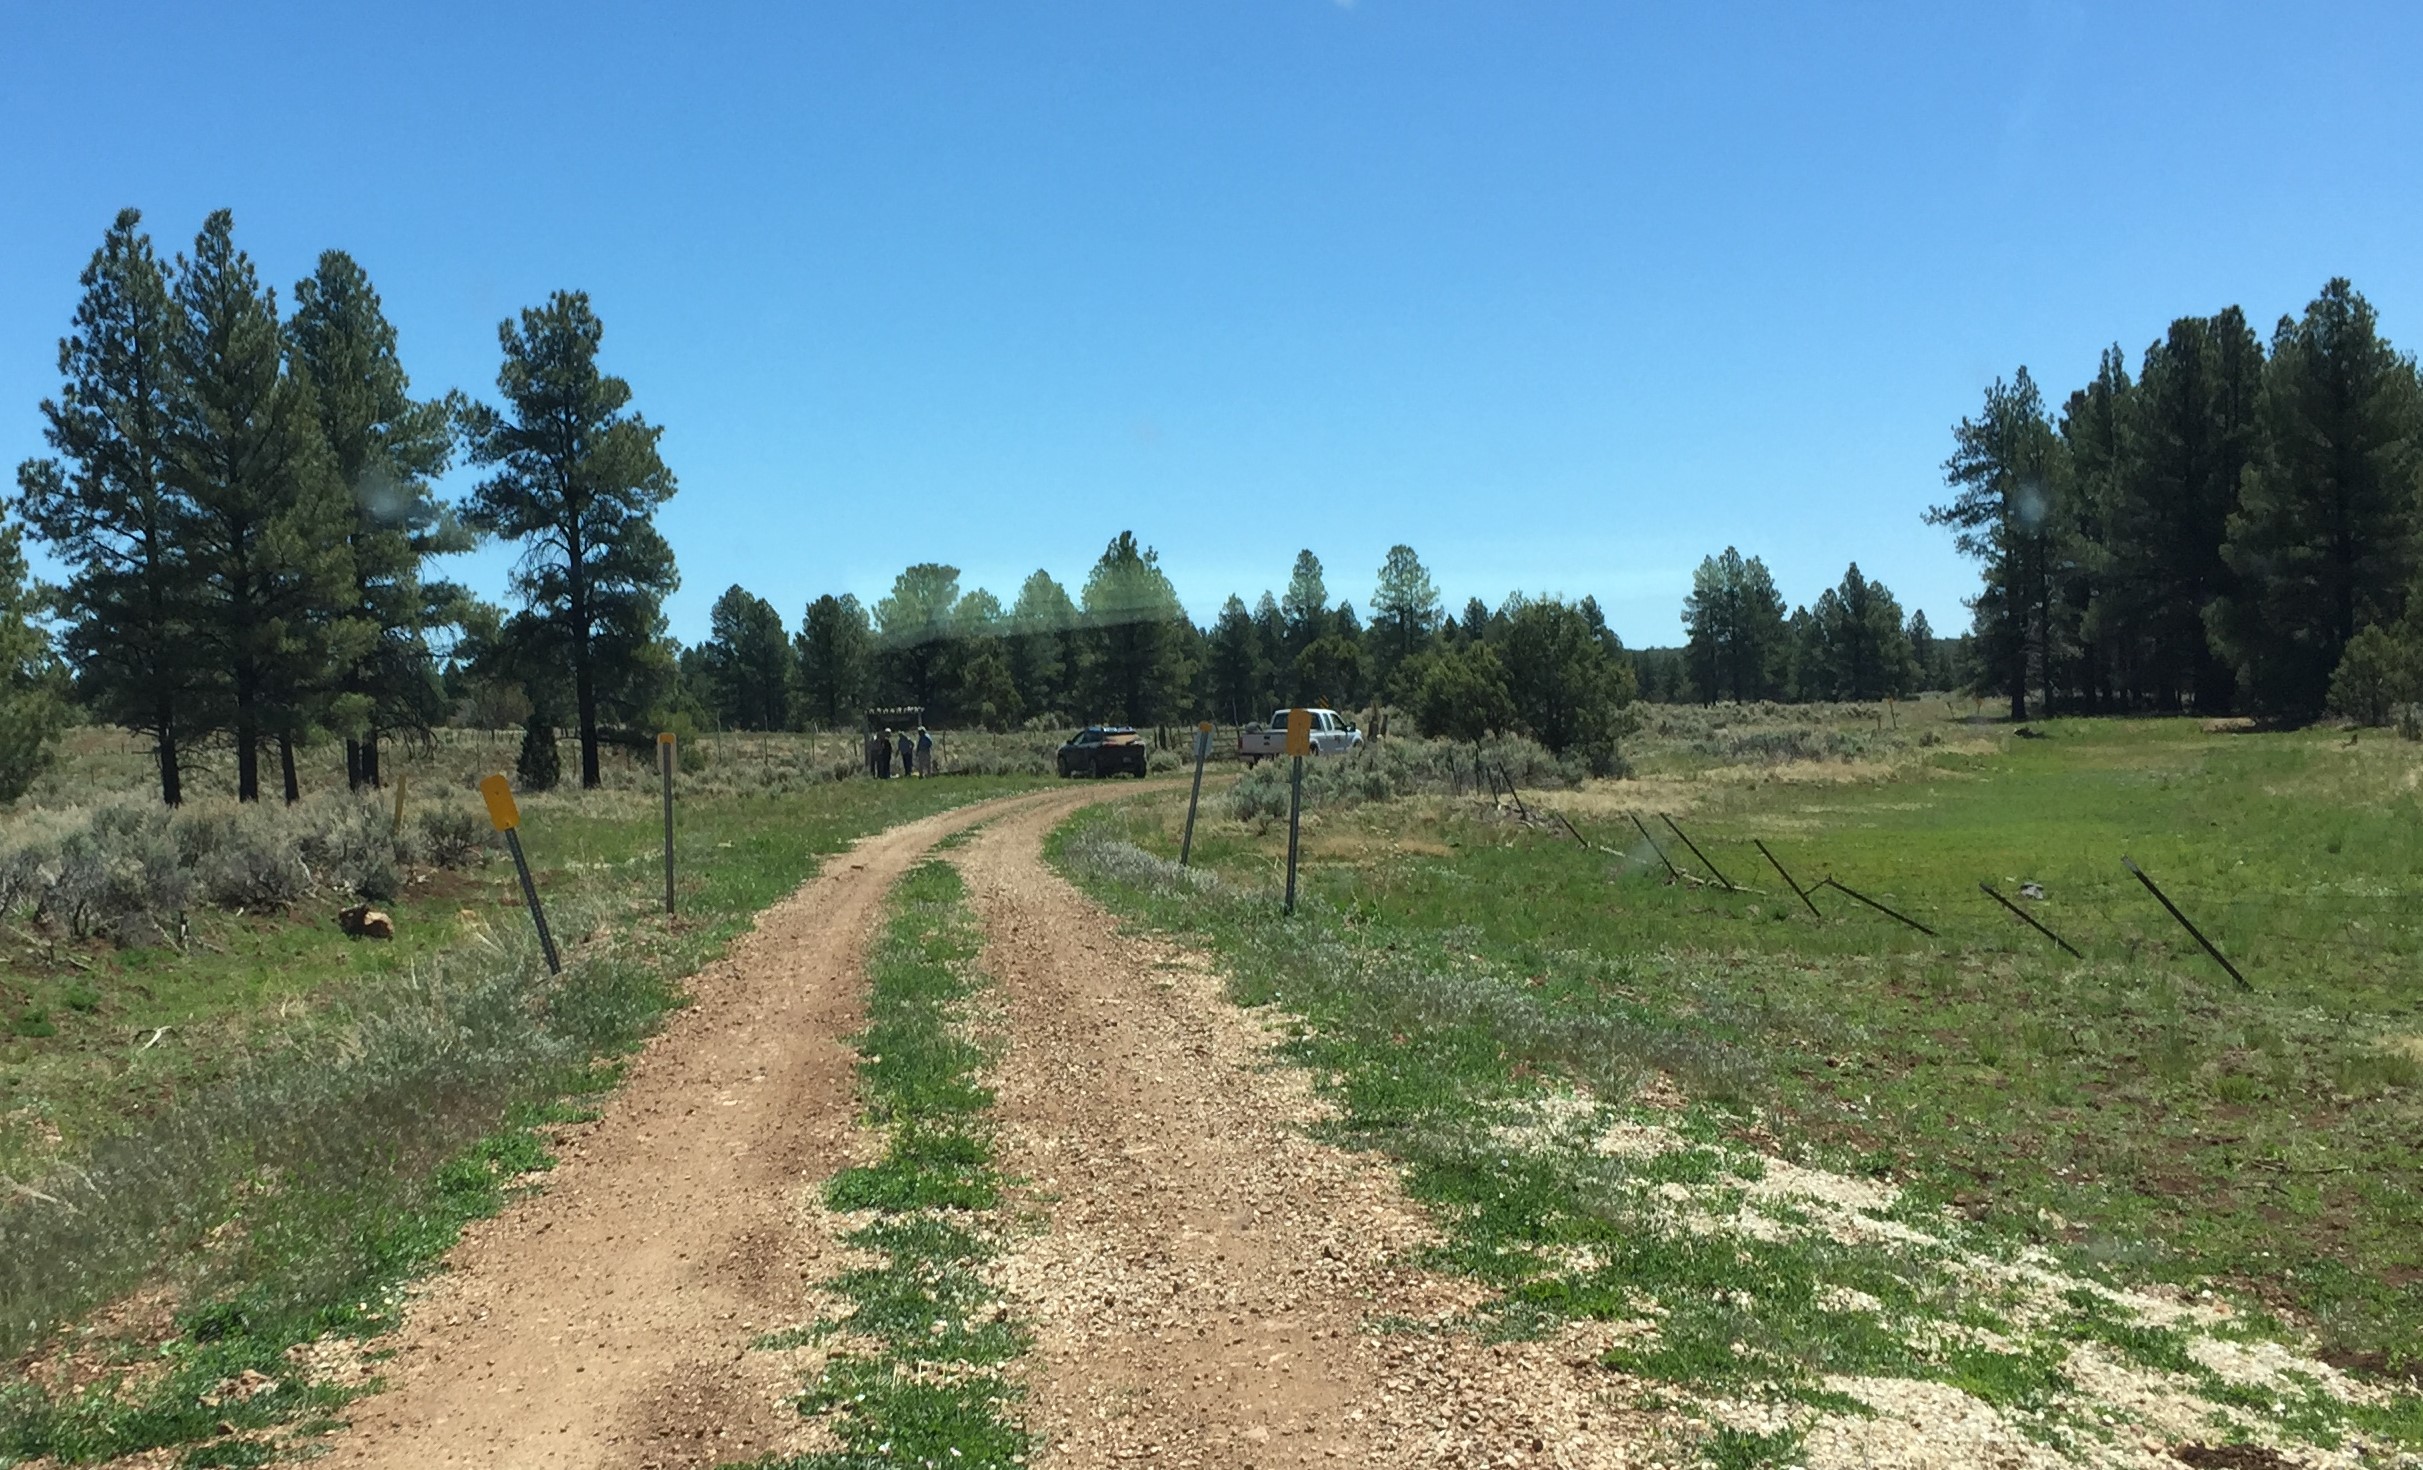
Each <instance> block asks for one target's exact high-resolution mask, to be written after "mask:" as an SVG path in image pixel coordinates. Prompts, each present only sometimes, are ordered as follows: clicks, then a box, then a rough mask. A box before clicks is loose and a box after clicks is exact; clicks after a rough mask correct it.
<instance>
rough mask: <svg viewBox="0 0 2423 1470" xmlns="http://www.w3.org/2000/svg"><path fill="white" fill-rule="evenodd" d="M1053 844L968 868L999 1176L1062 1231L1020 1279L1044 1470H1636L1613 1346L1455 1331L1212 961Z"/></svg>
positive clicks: (1364, 1184)
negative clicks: (1147, 933) (1128, 924)
mask: <svg viewBox="0 0 2423 1470" xmlns="http://www.w3.org/2000/svg"><path fill="white" fill-rule="evenodd" d="M1056 820H1057V816H1056V814H1054V813H1052V812H1050V811H1048V810H1027V811H1022V812H1017V813H1013V814H1009V815H1006V816H1004V817H1003V818H1002V819H1001V820H999V821H997V822H995V823H994V824H992V825H990V826H988V827H987V828H986V829H985V830H984V831H983V832H982V833H981V834H979V835H978V837H977V838H976V839H975V841H974V842H973V843H972V844H971V845H970V846H969V848H968V850H967V852H966V854H965V855H964V856H963V857H962V859H961V860H960V862H961V867H962V869H963V870H964V871H965V873H966V874H967V878H968V882H969V885H970V889H971V892H972V897H973V899H974V902H975V904H976V908H977V912H978V914H979V915H980V917H981V918H982V920H983V923H984V929H985V950H984V956H983V960H982V964H983V966H984V969H985V970H986V972H987V973H988V974H990V975H992V976H993V977H994V978H995V979H996V980H997V981H998V982H999V983H1000V985H1001V987H1002V990H1003V1003H1004V1005H1005V1008H1006V1012H1007V1015H1006V1022H1007V1028H1008V1034H1009V1045H1008V1047H1007V1049H1006V1051H1005V1052H1004V1055H1003V1058H1002V1063H1001V1069H1000V1074H999V1076H998V1077H997V1078H996V1085H997V1086H998V1088H999V1092H1000V1108H1001V1112H1002V1116H1003V1121H1004V1124H1005V1126H1006V1129H1007V1139H1006V1141H1007V1144H1008V1148H1007V1157H1006V1158H1005V1160H1004V1169H1005V1172H1006V1173H1008V1174H1009V1175H1010V1176H1011V1177H1012V1178H1023V1179H1025V1180H1026V1181H1028V1183H1027V1186H1026V1189H1027V1194H1028V1200H1027V1202H1026V1203H1027V1204H1028V1205H1029V1206H1030V1207H1031V1208H1033V1209H1034V1210H1036V1211H1037V1212H1039V1213H1040V1214H1042V1215H1043V1216H1044V1217H1045V1218H1047V1219H1048V1220H1049V1222H1050V1223H1049V1228H1048V1229H1046V1230H1044V1231H1043V1232H1041V1233H1039V1234H1037V1235H1034V1236H1031V1237H1029V1238H1027V1239H1026V1240H1024V1241H1023V1242H1022V1243H1021V1244H1020V1245H1019V1246H1018V1247H1016V1248H1015V1249H1014V1251H1013V1253H1012V1256H1011V1259H1010V1261H1009V1265H1008V1272H1007V1275H1008V1281H1007V1285H1008V1287H1009V1289H1010V1294H1011V1297H1012V1300H1013V1305H1014V1307H1015V1309H1016V1310H1017V1311H1018V1313H1019V1315H1021V1316H1022V1317H1023V1318H1024V1319H1025V1320H1026V1321H1027V1322H1028V1323H1029V1324H1030V1325H1031V1326H1032V1327H1033V1328H1034V1330H1035V1333H1036V1344H1035V1349H1034V1352H1033V1354H1032V1356H1031V1359H1030V1362H1029V1371H1028V1377H1029V1383H1030V1386H1031V1390H1032V1392H1031V1398H1030V1400H1029V1403H1028V1416H1027V1417H1028V1421H1029V1424H1030V1427H1031V1428H1032V1429H1033V1430H1034V1431H1035V1433H1036V1435H1037V1437H1038V1438H1039V1439H1040V1440H1041V1441H1042V1443H1043V1446H1044V1453H1043V1454H1042V1455H1041V1456H1040V1463H1041V1464H1043V1465H1047V1466H1056V1467H1057V1466H1068V1467H1094V1466H1105V1465H1112V1464H1119V1465H1134V1464H1144V1465H1159V1466H1170V1467H1179V1466H1202V1467H1222V1470H1229V1467H1234V1470H1252V1467H1277V1466H1295V1465H1336V1464H1340V1463H1346V1464H1372V1465H1408V1464H1417V1465H1452V1466H1476V1467H1477V1466H1497V1465H1510V1466H1542V1467H1545V1466H1577V1467H1578V1466H1621V1465H1626V1464H1630V1463H1634V1456H1635V1454H1636V1451H1637V1447H1639V1446H1642V1445H1644V1444H1646V1442H1647V1440H1648V1433H1647V1424H1646V1420H1645V1419H1644V1418H1643V1416H1641V1415H1640V1414H1638V1413H1637V1412H1636V1411H1633V1410H1630V1409H1628V1408H1625V1407H1623V1406H1621V1405H1619V1404H1614V1403H1610V1402H1607V1401H1606V1397H1605V1396H1606V1395H1607V1394H1608V1392H1609V1391H1610V1390H1611V1389H1613V1388H1616V1387H1617V1386H1618V1382H1617V1380H1616V1379H1615V1378H1614V1377H1613V1375H1610V1374H1609V1373H1607V1372H1606V1371H1605V1370H1604V1369H1603V1368H1600V1367H1598V1366H1597V1364H1596V1361H1595V1360H1596V1358H1597V1356H1598V1354H1599V1352H1601V1351H1603V1349H1604V1347H1605V1343H1604V1342H1602V1341H1598V1340H1596V1339H1594V1338H1592V1337H1590V1336H1589V1335H1588V1334H1587V1333H1582V1332H1576V1333H1573V1334H1568V1335H1566V1336H1563V1337H1559V1338H1556V1339H1554V1340H1551V1341H1546V1342H1532V1343H1501V1344H1484V1343H1482V1342H1480V1341H1479V1340H1477V1339H1476V1338H1475V1337H1474V1336H1472V1335H1471V1334H1470V1333H1468V1332H1461V1331H1454V1330H1450V1329H1448V1326H1447V1324H1448V1322H1449V1320H1450V1319H1452V1318H1454V1317H1455V1316H1457V1315H1458V1314H1460V1313H1461V1312H1463V1311H1464V1310H1466V1309H1468V1308H1470V1307H1471V1306H1473V1305H1474V1304H1475V1303H1476V1302H1477V1301H1478V1300H1479V1296H1478V1295H1477V1294H1476V1293H1474V1292H1473V1291H1472V1289H1471V1287H1470V1286H1469V1285H1468V1284H1467V1283H1465V1282H1462V1281H1457V1280H1451V1279H1448V1278H1444V1277H1440V1276H1436V1275H1432V1274H1430V1273H1427V1272H1423V1271H1420V1270H1417V1269H1415V1268H1414V1267H1413V1266H1412V1264H1411V1262H1410V1259H1409V1258H1410V1256H1411V1255H1412V1253H1413V1252H1415V1251H1417V1250H1418V1249H1419V1248H1420V1247H1421V1246H1422V1245H1424V1244H1425V1243H1427V1242H1428V1241H1429V1240H1431V1239H1432V1238H1433V1237H1432V1233H1431V1229H1430V1226H1429V1225H1428V1223H1427V1222H1426V1221H1425V1219H1424V1218H1423V1217H1422V1216H1421V1215H1420V1213H1419V1212H1418V1211H1416V1210H1415V1209H1414V1207H1413V1206H1411V1205H1410V1204H1409V1203H1408V1202H1407V1201H1406V1200H1405V1198H1404V1194H1403V1191H1402V1188H1401V1186H1400V1182H1399V1180H1398V1179H1397V1177H1396V1175H1395V1174H1394V1173H1393V1172H1392V1171H1391V1170H1390V1169H1389V1168H1387V1167H1386V1166H1385V1165H1383V1164H1382V1163H1381V1162H1380V1161H1379V1160H1378V1159H1376V1158H1375V1157H1373V1156H1371V1155H1366V1154H1356V1153H1349V1152H1347V1151H1345V1150H1342V1149H1338V1148H1333V1147H1330V1146H1328V1145H1325V1144H1322V1143H1320V1142H1317V1141H1316V1140H1315V1139H1314V1138H1313V1136H1312V1135H1311V1134H1310V1132H1309V1131H1308V1125H1309V1124H1312V1123H1314V1122H1316V1121H1317V1120H1318V1119H1320V1118H1321V1117H1322V1116H1323V1113H1324V1109H1323V1107H1322V1105H1321V1104H1320V1103H1319V1101H1318V1100H1317V1099H1316V1098H1315V1097H1314V1096H1313V1094H1312V1092H1311V1089H1310V1087H1309V1086H1308V1084H1307V1083H1306V1080H1305V1078H1304V1077H1303V1075H1302V1074H1301V1073H1300V1072H1298V1071H1295V1070H1293V1069H1291V1068H1285V1067H1282V1066H1279V1065H1276V1064H1275V1063H1274V1062H1273V1060H1272V1057H1271V1047H1272V1044H1273V1041H1274V1035H1273V1033H1272V1031H1271V1029H1270V1027H1269V1025H1268V1024H1267V1023H1266V1022H1264V1021H1261V1020H1257V1019H1256V1018H1254V1017H1253V1016H1250V1015H1249V1014H1247V1013H1245V1012H1243V1011H1240V1010H1238V1009H1237V1008H1236V1007H1234V1006H1232V1005H1230V1004H1228V1003H1227V1002H1226V1001H1225V1000H1224V999H1223V998H1222V996H1221V983H1220V980H1219V978H1218V977H1217V976H1216V975H1215V974H1214V973H1212V971H1211V970H1210V968H1209V967H1208V966H1207V965H1205V964H1204V963H1203V962H1202V961H1201V959H1200V957H1199V956H1195V955H1192V954H1189V953H1187V952H1185V951H1182V950H1178V949H1174V948H1172V947H1170V946H1168V945H1166V944H1162V943H1159V942H1156V941H1153V940H1150V939H1146V938H1141V937H1138V936H1135V935H1132V934H1128V933H1123V932H1121V931H1120V930H1119V929H1118V927H1117V926H1116V924H1115V923H1114V922H1113V921H1112V920H1111V919H1110V918H1109V917H1108V916H1107V915H1105V914H1104V913H1103V912H1102V911H1101V910H1100V909H1099V908H1098V907H1096V906H1095V905H1094V904H1093V903H1091V902H1090V901H1088V900H1087V899H1086V898H1085V897H1084V896H1083V895H1082V894H1080V893H1078V892H1077V891H1076V889H1075V888H1073V887H1072V886H1071V885H1070V884H1069V883H1068V882H1067V881H1066V880H1065V879H1063V878H1061V877H1060V876H1059V875H1058V874H1056V873H1054V872H1052V871H1051V870H1050V869H1049V868H1048V867H1046V866H1045V865H1044V863H1043V861H1042V856H1041V851H1040V849H1041V843H1042V839H1043V837H1044V835H1045V834H1046V833H1047V832H1048V831H1049V830H1050V828H1051V826H1052V825H1053V823H1054V822H1055V821H1056ZM1383 1321H1393V1322H1395V1323H1397V1324H1398V1325H1399V1326H1400V1327H1403V1328H1408V1329H1410V1330H1400V1331H1391V1332H1376V1331H1374V1330H1372V1329H1373V1328H1374V1326H1375V1325H1376V1324H1378V1323H1380V1322H1383ZM1422 1324H1427V1325H1428V1328H1429V1330H1424V1327H1423V1325H1422Z"/></svg>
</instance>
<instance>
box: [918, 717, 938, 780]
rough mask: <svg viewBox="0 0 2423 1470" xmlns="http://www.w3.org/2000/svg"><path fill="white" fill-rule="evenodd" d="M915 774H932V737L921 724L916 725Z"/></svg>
mask: <svg viewBox="0 0 2423 1470" xmlns="http://www.w3.org/2000/svg"><path fill="white" fill-rule="evenodd" d="M917 774H918V775H920V776H931V775H933V774H934V737H933V736H932V735H930V734H928V733H927V732H926V728H925V726H923V725H919V726H918V727H917Z"/></svg>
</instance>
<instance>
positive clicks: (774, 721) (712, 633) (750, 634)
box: [699, 583, 791, 730]
mask: <svg viewBox="0 0 2423 1470" xmlns="http://www.w3.org/2000/svg"><path fill="white" fill-rule="evenodd" d="M699 654H700V662H701V663H702V665H703V666H704V669H703V671H704V673H705V676H706V679H705V683H706V690H705V693H706V696H707V704H708V707H709V708H710V709H712V710H713V711H714V712H715V718H716V721H717V723H719V724H720V725H722V726H723V727H724V728H725V729H728V730H780V729H782V728H783V727H784V726H786V725H787V724H789V723H790V718H791V643H790V638H789V635H787V634H786V633H784V631H783V626H782V614H781V613H778V612H776V611H775V610H774V604H772V603H770V602H768V601H766V600H765V599H764V598H762V597H758V596H756V595H754V594H753V593H750V592H749V591H747V590H746V589H744V588H742V587H741V586H739V585H738V584H737V583H736V584H734V585H733V586H732V587H731V588H729V589H728V590H726V591H725V593H724V595H723V596H721V597H718V598H717V599H715V606H714V607H713V608H712V609H711V610H710V611H709V612H708V614H707V641H706V642H705V643H704V644H702V645H701V646H700V648H699Z"/></svg>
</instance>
